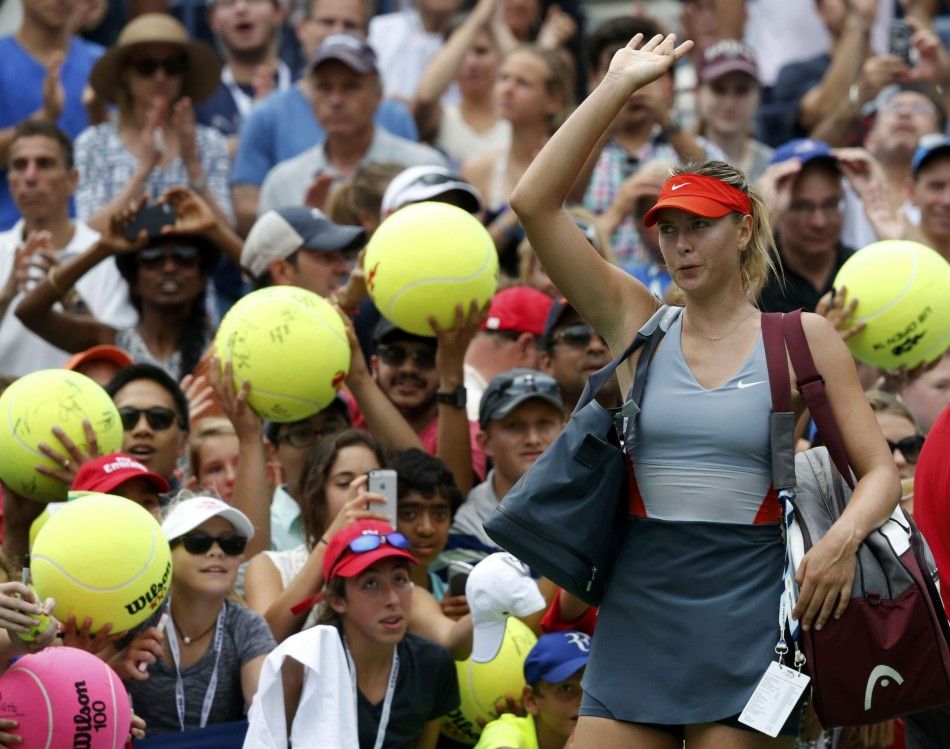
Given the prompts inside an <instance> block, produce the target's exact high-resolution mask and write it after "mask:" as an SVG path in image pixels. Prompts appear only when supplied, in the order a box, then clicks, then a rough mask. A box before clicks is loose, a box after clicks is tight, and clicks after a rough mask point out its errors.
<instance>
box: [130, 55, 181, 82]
mask: <svg viewBox="0 0 950 749" xmlns="http://www.w3.org/2000/svg"><path fill="white" fill-rule="evenodd" d="M129 67H130V68H132V70H134V71H135V72H136V73H137V74H138V75H140V76H142V78H151V77H152V76H153V75H155V73H157V72H158V69H159V68H161V69H162V70H163V71H164V72H165V75H166V76H167V77H168V78H177V77H178V76H182V75H184V74H185V73H186V72H187V71H188V61H187V60H186V59H185V58H184V57H169V58H166V59H164V60H156V59H154V58H152V57H139V58H138V59H135V60H130V61H129Z"/></svg>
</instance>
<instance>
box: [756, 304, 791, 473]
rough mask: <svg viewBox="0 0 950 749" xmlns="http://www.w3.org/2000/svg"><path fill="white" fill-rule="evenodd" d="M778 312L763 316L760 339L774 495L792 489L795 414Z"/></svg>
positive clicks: (780, 314) (780, 316)
mask: <svg viewBox="0 0 950 749" xmlns="http://www.w3.org/2000/svg"><path fill="white" fill-rule="evenodd" d="M782 318H783V315H782V313H781V312H766V313H764V314H763V315H762V339H763V341H764V343H765V363H766V365H767V366H768V371H769V388H770V389H771V391H772V413H771V414H770V415H769V451H770V453H771V458H772V486H773V487H774V488H775V490H776V491H782V490H783V489H794V488H795V485H796V483H797V480H796V476H795V414H794V412H793V411H792V380H791V377H789V374H788V354H787V353H786V349H785V336H784V335H783V334H782Z"/></svg>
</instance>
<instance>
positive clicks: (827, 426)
mask: <svg viewBox="0 0 950 749" xmlns="http://www.w3.org/2000/svg"><path fill="white" fill-rule="evenodd" d="M782 332H783V333H784V335H785V343H786V345H787V346H788V353H789V355H790V356H791V359H792V367H794V369H795V377H796V378H797V380H798V392H800V393H801V394H802V397H803V398H804V399H805V405H806V406H808V410H809V412H810V413H811V416H812V418H813V419H814V420H815V423H816V424H817V425H818V431H819V432H820V433H821V438H822V440H823V441H824V443H825V446H826V447H827V448H828V454H829V455H830V456H831V460H832V461H833V462H834V464H835V467H836V468H837V469H838V472H839V473H840V474H841V476H842V477H843V478H844V480H845V481H846V482H847V483H848V486H849V487H850V488H851V489H854V478H853V476H852V473H851V468H850V466H849V465H848V455H847V453H846V452H845V449H844V440H843V439H842V438H841V431H840V430H839V429H838V422H837V421H836V420H835V416H834V413H833V412H832V410H831V403H830V402H829V401H828V393H827V392H826V390H825V379H824V378H823V377H822V376H821V374H820V373H819V372H818V368H817V367H816V366H815V360H814V358H813V357H812V355H811V349H809V347H808V340H807V339H806V338H805V329H804V328H803V327H802V311H801V310H795V311H794V312H789V313H788V314H787V315H785V316H784V318H783V319H782Z"/></svg>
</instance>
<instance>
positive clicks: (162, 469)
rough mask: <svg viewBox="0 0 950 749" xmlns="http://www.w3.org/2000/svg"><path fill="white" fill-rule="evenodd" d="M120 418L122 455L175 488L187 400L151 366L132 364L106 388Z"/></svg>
mask: <svg viewBox="0 0 950 749" xmlns="http://www.w3.org/2000/svg"><path fill="white" fill-rule="evenodd" d="M106 392H107V393H108V394H109V395H110V396H111V397H112V400H113V402H114V403H115V405H116V408H118V409H119V416H120V418H121V419H122V452H123V453H125V454H126V455H131V456H132V457H134V458H135V459H136V460H137V461H139V462H140V463H141V464H142V465H144V466H145V467H146V468H148V470H149V471H152V472H153V473H157V474H158V475H159V476H161V477H162V478H163V479H165V480H166V481H168V482H169V484H171V486H172V488H173V489H177V488H178V481H177V479H176V478H175V467H176V466H177V464H178V460H179V459H180V458H181V457H182V455H184V452H185V447H186V445H187V443H188V429H189V423H188V400H187V399H186V398H185V394H184V393H183V392H182V390H181V388H180V387H178V383H176V382H175V380H174V379H172V377H171V375H169V374H168V373H167V372H165V370H163V369H161V368H160V367H156V366H154V365H153V364H132V365H131V366H128V367H126V368H125V369H122V370H120V371H119V373H118V374H117V375H116V376H115V377H113V378H112V381H111V382H110V383H109V384H108V385H106Z"/></svg>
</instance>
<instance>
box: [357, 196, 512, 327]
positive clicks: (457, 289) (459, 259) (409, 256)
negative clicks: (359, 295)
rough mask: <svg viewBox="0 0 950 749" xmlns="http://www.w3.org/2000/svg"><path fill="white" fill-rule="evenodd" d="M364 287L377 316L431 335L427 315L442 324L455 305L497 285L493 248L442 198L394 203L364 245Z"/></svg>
mask: <svg viewBox="0 0 950 749" xmlns="http://www.w3.org/2000/svg"><path fill="white" fill-rule="evenodd" d="M364 267H365V269H366V288H367V289H368V290H369V295H370V297H372V299H373V303H374V304H375V305H376V307H377V309H379V311H380V312H381V313H382V314H383V316H384V317H385V318H386V319H388V320H390V321H391V322H393V323H395V324H396V325H398V326H399V327H400V328H402V329H403V330H406V331H409V332H410V333H415V334H416V335H426V336H430V335H432V326H431V325H430V324H429V316H430V315H431V316H433V317H435V318H436V320H437V321H438V323H439V325H440V326H442V327H443V328H450V327H452V325H453V324H454V322H455V307H456V305H458V304H461V305H462V306H463V309H464V310H465V311H466V312H467V311H468V306H469V304H470V302H471V301H472V300H473V299H477V300H478V303H479V305H480V306H484V305H485V304H486V303H487V302H488V301H489V300H490V299H491V298H492V296H493V295H494V293H495V289H496V288H497V287H498V251H497V250H496V249H495V244H494V243H493V242H492V239H491V237H490V236H489V235H488V231H487V230H486V229H485V227H484V226H482V225H481V223H479V221H478V219H476V218H475V217H474V216H472V215H471V214H470V213H468V212H466V211H463V210H462V209H461V208H456V207H455V206H454V205H448V204H447V203H415V204H413V205H408V206H406V207H405V208H400V209H399V210H398V211H396V212H395V213H394V214H392V215H391V216H390V217H389V218H387V219H386V220H385V221H383V223H381V224H380V225H379V228H378V229H377V230H376V231H375V232H374V233H373V236H372V238H371V239H370V241H369V244H368V245H366V258H365V262H364Z"/></svg>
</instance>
